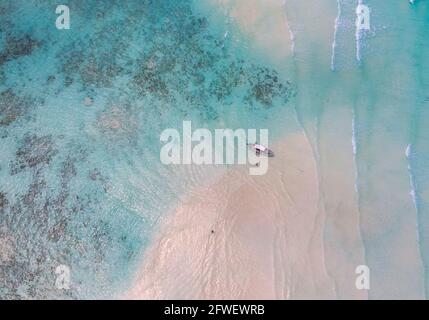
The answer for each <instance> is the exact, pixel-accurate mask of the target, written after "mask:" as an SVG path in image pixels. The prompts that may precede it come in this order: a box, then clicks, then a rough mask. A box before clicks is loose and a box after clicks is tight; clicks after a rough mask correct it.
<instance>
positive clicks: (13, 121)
mask: <svg viewBox="0 0 429 320" xmlns="http://www.w3.org/2000/svg"><path fill="white" fill-rule="evenodd" d="M318 1H319V0H318ZM320 1H322V2H323V3H324V4H325V8H326V11H325V12H323V13H321V14H319V13H317V14H316V13H314V12H313V13H311V11H310V10H308V7H311V2H312V1H307V2H305V3H304V2H303V1H297V0H289V1H286V4H285V10H286V12H287V17H288V21H289V22H290V28H291V30H292V31H293V32H294V33H295V36H296V44H295V45H296V47H295V52H296V53H295V58H294V60H293V61H285V65H287V66H288V67H287V68H286V70H274V69H273V67H272V64H271V63H269V62H268V61H264V60H263V59H255V58H250V57H249V56H248V55H246V52H245V51H244V52H243V50H238V49H237V48H233V46H231V44H230V43H229V42H228V41H229V40H228V38H224V30H228V28H233V27H232V26H231V24H229V22H228V19H225V21H224V22H223V23H224V24H222V23H220V24H217V25H213V23H212V21H211V20H210V19H208V17H204V16H202V15H201V14H200V13H199V12H197V11H196V10H195V8H194V6H193V3H192V1H190V0H189V1H188V0H181V1H173V0H159V1H150V0H145V1H143V0H135V1H134V0H130V1H114V0H108V1H103V2H101V1H95V0H94V1H90V0H88V1H76V0H74V1H65V2H64V4H67V5H69V6H70V10H71V14H72V16H71V29H70V30H67V31H59V30H57V29H56V28H55V18H56V15H55V7H56V5H57V3H56V2H55V1H36V0H31V1H29V0H25V1H24V0H17V1H8V0H6V1H2V3H1V4H0V94H1V97H0V239H3V240H2V242H1V243H2V246H3V248H2V250H3V252H11V253H10V254H3V255H2V260H1V261H0V297H1V298H9V299H11V298H30V297H32V298H106V297H115V296H116V295H117V294H119V293H121V292H122V291H123V290H125V289H126V288H127V287H128V286H129V281H130V278H131V277H132V276H133V275H134V273H135V271H136V269H137V267H138V265H139V263H140V262H141V256H142V254H143V253H144V250H145V248H147V245H148V242H149V240H150V239H151V237H152V236H153V232H154V230H155V228H156V226H157V222H158V220H159V218H160V216H162V215H163V214H166V212H168V210H169V209H170V208H172V207H174V204H175V203H176V202H177V200H178V199H179V197H180V196H181V195H182V194H183V193H184V192H186V190H187V189H188V188H189V187H190V186H193V185H197V184H198V183H200V181H199V179H200V178H199V177H195V178H190V179H189V180H186V181H181V180H176V179H174V177H175V175H174V173H173V172H172V171H171V169H169V168H165V167H163V166H161V164H160V163H159V148H160V144H159V135H160V133H161V132H162V130H164V129H166V128H169V127H172V128H180V127H181V124H182V121H183V120H192V122H193V125H195V127H201V126H206V127H209V128H222V127H229V128H237V127H240V128H266V127H267V128H269V129H270V134H271V135H272V137H273V138H275V137H279V136H282V135H285V134H286V133H287V132H288V131H290V130H291V129H290V128H287V127H285V124H286V123H288V120H287V119H284V117H285V116H286V115H290V114H291V113H294V112H295V111H296V115H297V118H298V119H299V121H300V124H301V126H302V129H303V130H305V132H306V133H307V135H308V136H309V138H310V140H311V141H312V142H313V148H314V149H315V150H316V151H317V149H318V145H319V144H320V143H321V138H320V137H321V136H323V132H324V131H326V130H329V127H330V125H331V124H330V123H329V121H327V120H326V115H327V114H328V113H329V112H330V111H331V110H335V109H334V108H337V107H338V108H349V109H350V110H351V111H353V114H354V123H355V141H356V142H355V143H356V155H355V159H356V169H357V178H356V185H357V191H358V195H359V214H360V219H361V228H360V230H361V237H362V248H363V250H364V253H365V261H364V263H366V264H368V265H369V266H370V268H371V270H372V279H373V285H372V289H371V291H370V293H369V297H370V298H389V297H393V298H397V297H417V298H423V297H425V295H427V294H429V291H428V290H429V283H428V277H427V276H426V274H427V273H428V272H429V202H428V201H429V193H428V192H429V189H428V188H429V183H428V181H429V179H428V178H429V172H428V165H429V142H428V141H427V137H428V134H429V132H428V129H427V128H428V126H429V123H428V122H429V114H428V111H426V110H427V109H428V107H429V90H428V85H429V78H428V77H429V76H428V75H429V62H428V58H429V37H428V31H427V30H429V29H428V27H429V3H428V1H425V0H421V1H416V4H415V5H414V6H411V7H410V6H409V4H408V2H407V1H405V0H401V1H399V0H395V1H385V0H372V1H364V3H365V4H367V5H368V6H369V7H370V8H371V10H372V11H371V13H372V15H371V18H372V20H371V21H372V30H371V32H368V33H366V34H364V35H363V36H362V39H361V41H360V42H359V43H358V44H357V43H356V36H355V29H354V17H355V16H354V9H355V7H356V3H357V1H351V0H339V2H337V1H332V0H329V1H328V0H320ZM306 6H307V8H306ZM338 9H340V12H339V11H338ZM314 16H317V17H318V19H317V20H315V19H314ZM337 18H338V20H337V21H338V24H337V31H336V32H335V28H334V27H335V20H336V19H337ZM320 25H326V26H329V28H330V29H331V31H330V32H329V35H328V36H326V37H325V36H324V35H321V34H320V33H319V27H320ZM229 31H230V32H234V30H231V29H230V30H229ZM334 35H335V37H334ZM288 36H289V34H288V31H287V30H285V37H288ZM334 40H335V44H336V46H335V49H334V51H333V49H332V44H333V42H334ZM357 46H359V49H360V56H359V57H360V61H357V59H356V48H357ZM290 66H292V67H290ZM289 81H290V82H289ZM85 97H91V98H92V99H93V103H92V104H91V105H90V106H86V105H85V103H84V99H85ZM283 119H284V121H283ZM351 120H352V119H350V126H351V125H352V121H351ZM338 121H343V119H338ZM339 134H341V133H339ZM350 143H351V142H350ZM408 145H411V147H410V149H409V150H410V154H409V157H408V159H407V157H406V156H405V150H406V148H407V146H408ZM331 148H333V150H335V142H334V141H332V147H331ZM319 151H320V150H319ZM324 166H326V167H324ZM320 167H321V170H325V169H326V170H327V169H328V167H329V164H328V165H325V164H320ZM352 169H353V168H350V170H352ZM410 175H411V178H410ZM413 188H414V193H415V201H416V207H414V206H413V197H411V195H410V194H409V192H410V191H411V189H413ZM332 222H333V221H329V218H328V221H327V223H332ZM374 229H375V230H377V232H374ZM410 232H415V237H414V238H413V236H411V238H412V240H410V239H409V238H408V237H407V235H409V234H410ZM330 237H334V236H333V235H330V234H326V238H327V239H328V238H330ZM5 239H7V240H5ZM410 248H411V249H410ZM416 249H417V250H418V252H419V260H418V261H411V262H410V264H409V265H407V264H406V263H404V261H403V260H404V259H406V255H404V252H405V251H407V250H416ZM59 264H65V265H67V266H69V267H70V270H71V276H72V286H71V290H58V289H56V288H55V285H54V283H55V278H56V275H55V273H54V270H55V268H56V267H57V266H58V265H59ZM340 291H341V290H340ZM340 291H339V292H338V295H339V297H340V298H341V292H340Z"/></svg>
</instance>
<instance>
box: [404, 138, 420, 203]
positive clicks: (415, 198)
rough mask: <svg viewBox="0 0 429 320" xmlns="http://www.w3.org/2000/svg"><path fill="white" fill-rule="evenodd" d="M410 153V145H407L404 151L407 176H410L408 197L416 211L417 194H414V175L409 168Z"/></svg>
mask: <svg viewBox="0 0 429 320" xmlns="http://www.w3.org/2000/svg"><path fill="white" fill-rule="evenodd" d="M411 152H412V146H411V144H408V146H407V148H406V149H405V156H406V157H407V160H408V174H409V176H410V186H411V191H410V196H411V198H412V199H413V203H414V207H415V209H416V210H417V193H416V185H415V182H414V175H413V172H412V168H411V159H410V157H411Z"/></svg>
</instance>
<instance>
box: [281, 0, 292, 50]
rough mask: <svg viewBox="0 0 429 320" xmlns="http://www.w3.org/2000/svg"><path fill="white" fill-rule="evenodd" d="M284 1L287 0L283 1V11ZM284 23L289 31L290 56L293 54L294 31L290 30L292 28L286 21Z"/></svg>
mask: <svg viewBox="0 0 429 320" xmlns="http://www.w3.org/2000/svg"><path fill="white" fill-rule="evenodd" d="M286 1H287V0H284V1H283V8H284V10H285V12H286ZM286 25H287V29H288V31H289V37H290V42H291V44H290V50H291V51H292V56H295V33H294V32H293V31H292V28H291V26H290V24H289V22H288V21H286Z"/></svg>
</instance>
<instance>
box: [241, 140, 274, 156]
mask: <svg viewBox="0 0 429 320" xmlns="http://www.w3.org/2000/svg"><path fill="white" fill-rule="evenodd" d="M247 145H248V146H249V147H250V148H251V149H252V150H254V151H255V153H256V155H258V156H259V155H260V154H263V155H266V156H268V157H270V158H272V157H274V152H273V150H271V149H268V148H267V147H265V146H263V145H261V144H258V143H248V144H247Z"/></svg>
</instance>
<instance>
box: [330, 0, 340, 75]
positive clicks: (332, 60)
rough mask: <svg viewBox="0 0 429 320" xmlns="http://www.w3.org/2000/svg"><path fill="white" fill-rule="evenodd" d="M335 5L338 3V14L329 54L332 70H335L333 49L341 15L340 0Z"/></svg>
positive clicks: (335, 44) (335, 45)
mask: <svg viewBox="0 0 429 320" xmlns="http://www.w3.org/2000/svg"><path fill="white" fill-rule="evenodd" d="M337 5H338V15H337V18H336V19H335V25H334V40H333V41H332V55H331V70H332V71H334V70H335V49H336V47H337V33H338V28H339V25H340V16H341V2H340V0H337Z"/></svg>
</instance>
